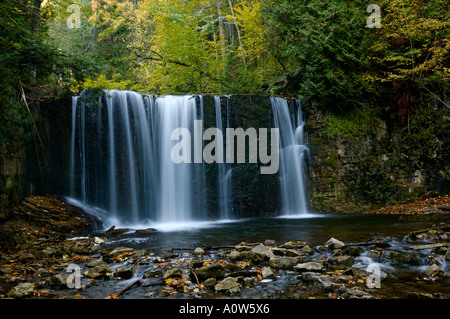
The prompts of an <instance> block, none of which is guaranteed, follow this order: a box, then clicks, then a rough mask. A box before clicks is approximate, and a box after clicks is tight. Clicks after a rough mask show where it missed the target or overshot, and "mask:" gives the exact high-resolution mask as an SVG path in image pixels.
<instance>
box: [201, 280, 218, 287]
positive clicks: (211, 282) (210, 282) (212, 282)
mask: <svg viewBox="0 0 450 319" xmlns="http://www.w3.org/2000/svg"><path fill="white" fill-rule="evenodd" d="M216 284H217V280H216V279H215V278H208V279H206V280H205V281H204V282H203V285H204V286H205V287H206V288H213V287H215V285H216Z"/></svg>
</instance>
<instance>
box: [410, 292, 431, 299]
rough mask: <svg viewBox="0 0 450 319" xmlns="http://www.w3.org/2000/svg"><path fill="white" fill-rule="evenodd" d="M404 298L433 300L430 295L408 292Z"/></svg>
mask: <svg viewBox="0 0 450 319" xmlns="http://www.w3.org/2000/svg"><path fill="white" fill-rule="evenodd" d="M406 298H408V299H434V297H433V295H432V294H427V293H424V292H415V291H410V292H408V293H406Z"/></svg>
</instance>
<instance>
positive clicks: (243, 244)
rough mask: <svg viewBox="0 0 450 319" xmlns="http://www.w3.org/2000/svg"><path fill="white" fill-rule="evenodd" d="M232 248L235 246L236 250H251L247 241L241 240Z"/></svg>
mask: <svg viewBox="0 0 450 319" xmlns="http://www.w3.org/2000/svg"><path fill="white" fill-rule="evenodd" d="M234 248H235V249H236V250H237V251H248V250H252V247H250V246H247V243H245V242H242V243H240V244H239V245H236V246H234Z"/></svg>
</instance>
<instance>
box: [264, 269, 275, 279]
mask: <svg viewBox="0 0 450 319" xmlns="http://www.w3.org/2000/svg"><path fill="white" fill-rule="evenodd" d="M261 276H262V278H263V279H276V278H277V276H276V275H275V273H274V272H273V271H272V269H271V268H270V267H263V268H262V269H261Z"/></svg>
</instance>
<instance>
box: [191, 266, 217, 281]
mask: <svg viewBox="0 0 450 319" xmlns="http://www.w3.org/2000/svg"><path fill="white" fill-rule="evenodd" d="M190 277H191V280H192V281H193V282H197V280H198V281H200V282H202V281H204V280H206V279H208V278H211V277H212V278H216V279H222V278H224V277H225V273H224V271H223V267H222V266H221V265H209V266H206V267H205V268H196V269H191V276H190Z"/></svg>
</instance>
